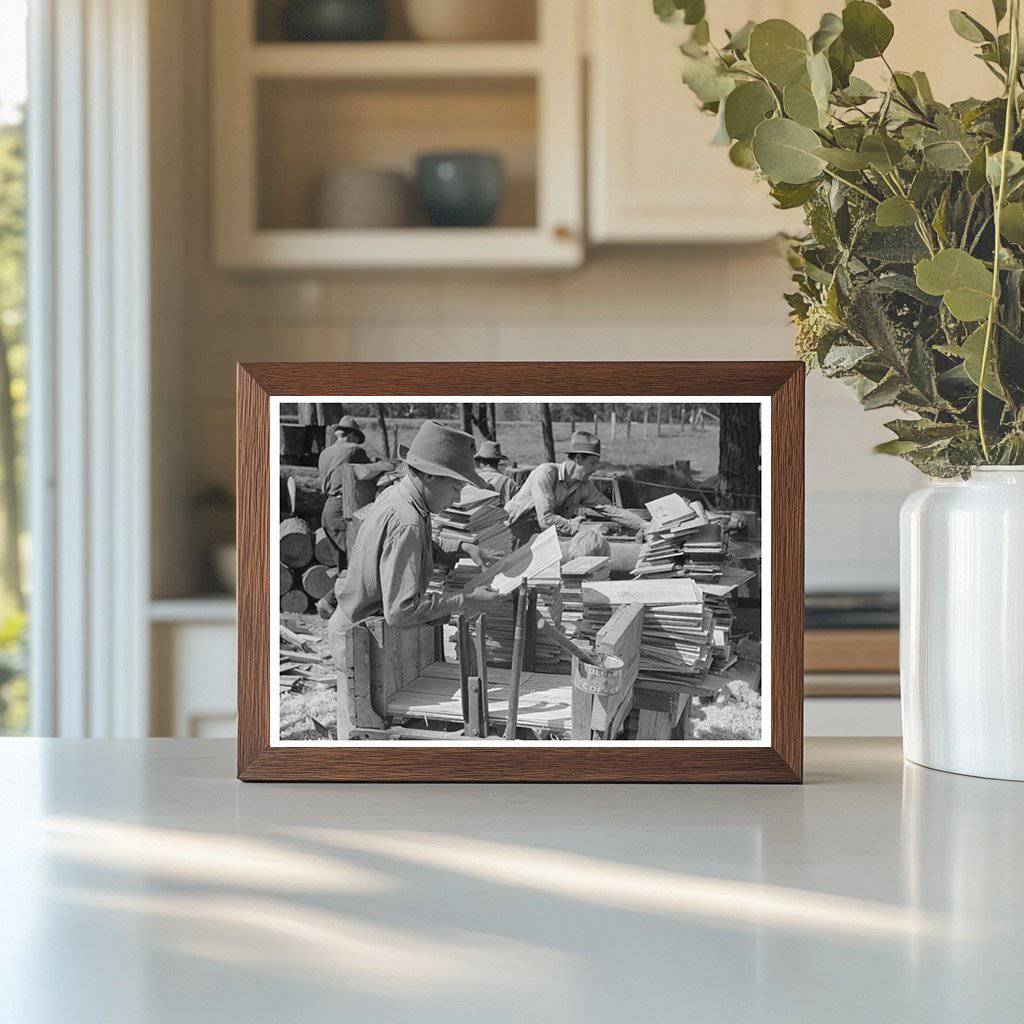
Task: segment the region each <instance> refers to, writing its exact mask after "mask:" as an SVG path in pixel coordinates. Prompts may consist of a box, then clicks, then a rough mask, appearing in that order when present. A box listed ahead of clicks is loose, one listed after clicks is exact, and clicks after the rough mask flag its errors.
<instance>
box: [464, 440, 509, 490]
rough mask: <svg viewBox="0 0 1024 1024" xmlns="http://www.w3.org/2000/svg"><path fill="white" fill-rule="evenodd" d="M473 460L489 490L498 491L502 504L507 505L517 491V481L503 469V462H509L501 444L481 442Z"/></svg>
mask: <svg viewBox="0 0 1024 1024" xmlns="http://www.w3.org/2000/svg"><path fill="white" fill-rule="evenodd" d="M473 461H474V462H475V463H476V471H477V474H478V475H479V476H480V479H481V480H483V482H484V486H485V487H486V488H487V489H488V490H491V491H497V492H498V495H499V496H500V497H501V503H502V505H507V504H508V503H509V501H510V500H511V499H512V495H513V494H515V493H516V482H515V481H514V480H513V479H512V477H510V476H508V475H507V474H506V473H503V472H502V471H501V464H502V463H503V462H508V459H506V458H505V456H504V455H502V453H501V445H500V444H498V442H497V441H483V442H481V444H480V447H479V448H477V450H476V456H475V457H474V459H473Z"/></svg>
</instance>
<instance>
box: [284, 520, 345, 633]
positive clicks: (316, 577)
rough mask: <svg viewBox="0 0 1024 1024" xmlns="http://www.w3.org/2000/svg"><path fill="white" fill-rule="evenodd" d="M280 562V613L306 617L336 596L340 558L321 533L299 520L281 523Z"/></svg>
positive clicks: (320, 530) (318, 529) (322, 532)
mask: <svg viewBox="0 0 1024 1024" xmlns="http://www.w3.org/2000/svg"><path fill="white" fill-rule="evenodd" d="M314 522H315V520H314ZM279 558H280V561H281V566H280V598H281V611H283V612H290V613H294V614H303V613H305V612H308V611H309V610H310V608H311V606H314V605H316V604H317V602H319V601H321V600H322V599H323V598H325V597H327V596H328V595H330V594H333V592H334V584H335V581H336V580H337V578H338V556H337V551H336V550H335V548H334V545H333V544H332V543H331V542H330V540H329V538H328V537H327V535H326V534H325V533H324V531H323V530H322V529H320V528H317V529H315V531H314V528H313V527H311V526H310V524H309V522H307V521H306V520H305V519H300V518H299V517H297V516H287V517H286V518H285V519H282V520H281V526H280V547H279Z"/></svg>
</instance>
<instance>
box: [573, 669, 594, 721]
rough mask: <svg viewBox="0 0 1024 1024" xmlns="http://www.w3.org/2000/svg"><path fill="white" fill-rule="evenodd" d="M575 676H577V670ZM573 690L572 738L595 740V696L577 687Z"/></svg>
mask: <svg viewBox="0 0 1024 1024" xmlns="http://www.w3.org/2000/svg"><path fill="white" fill-rule="evenodd" d="M575 661H576V659H575V658H573V662H575ZM573 674H575V669H574V670H573ZM571 689H572V698H571V699H572V738H573V739H574V740H577V741H578V740H590V739H593V729H592V722H593V715H594V695H593V694H592V693H587V692H586V691H585V690H581V689H579V687H576V686H573V687H571Z"/></svg>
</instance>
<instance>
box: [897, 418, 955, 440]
mask: <svg viewBox="0 0 1024 1024" xmlns="http://www.w3.org/2000/svg"><path fill="white" fill-rule="evenodd" d="M885 428H886V430H891V431H892V432H893V433H894V434H895V435H896V437H897V438H898V439H899V440H900V441H916V442H917V443H918V444H928V443H930V442H932V441H942V440H944V439H945V438H950V437H956V436H957V434H959V433H960V432H961V431H962V430H963V427H962V426H961V425H960V424H959V423H936V422H935V421H934V420H926V419H916V420H890V421H889V422H888V423H886V424H885Z"/></svg>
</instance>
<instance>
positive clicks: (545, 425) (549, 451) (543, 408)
mask: <svg viewBox="0 0 1024 1024" xmlns="http://www.w3.org/2000/svg"><path fill="white" fill-rule="evenodd" d="M540 426H541V434H542V435H543V437H544V454H545V457H546V458H547V460H548V462H557V461H558V460H557V459H556V458H555V434H554V431H553V430H552V427H551V405H550V404H549V403H548V402H541V404H540Z"/></svg>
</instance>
